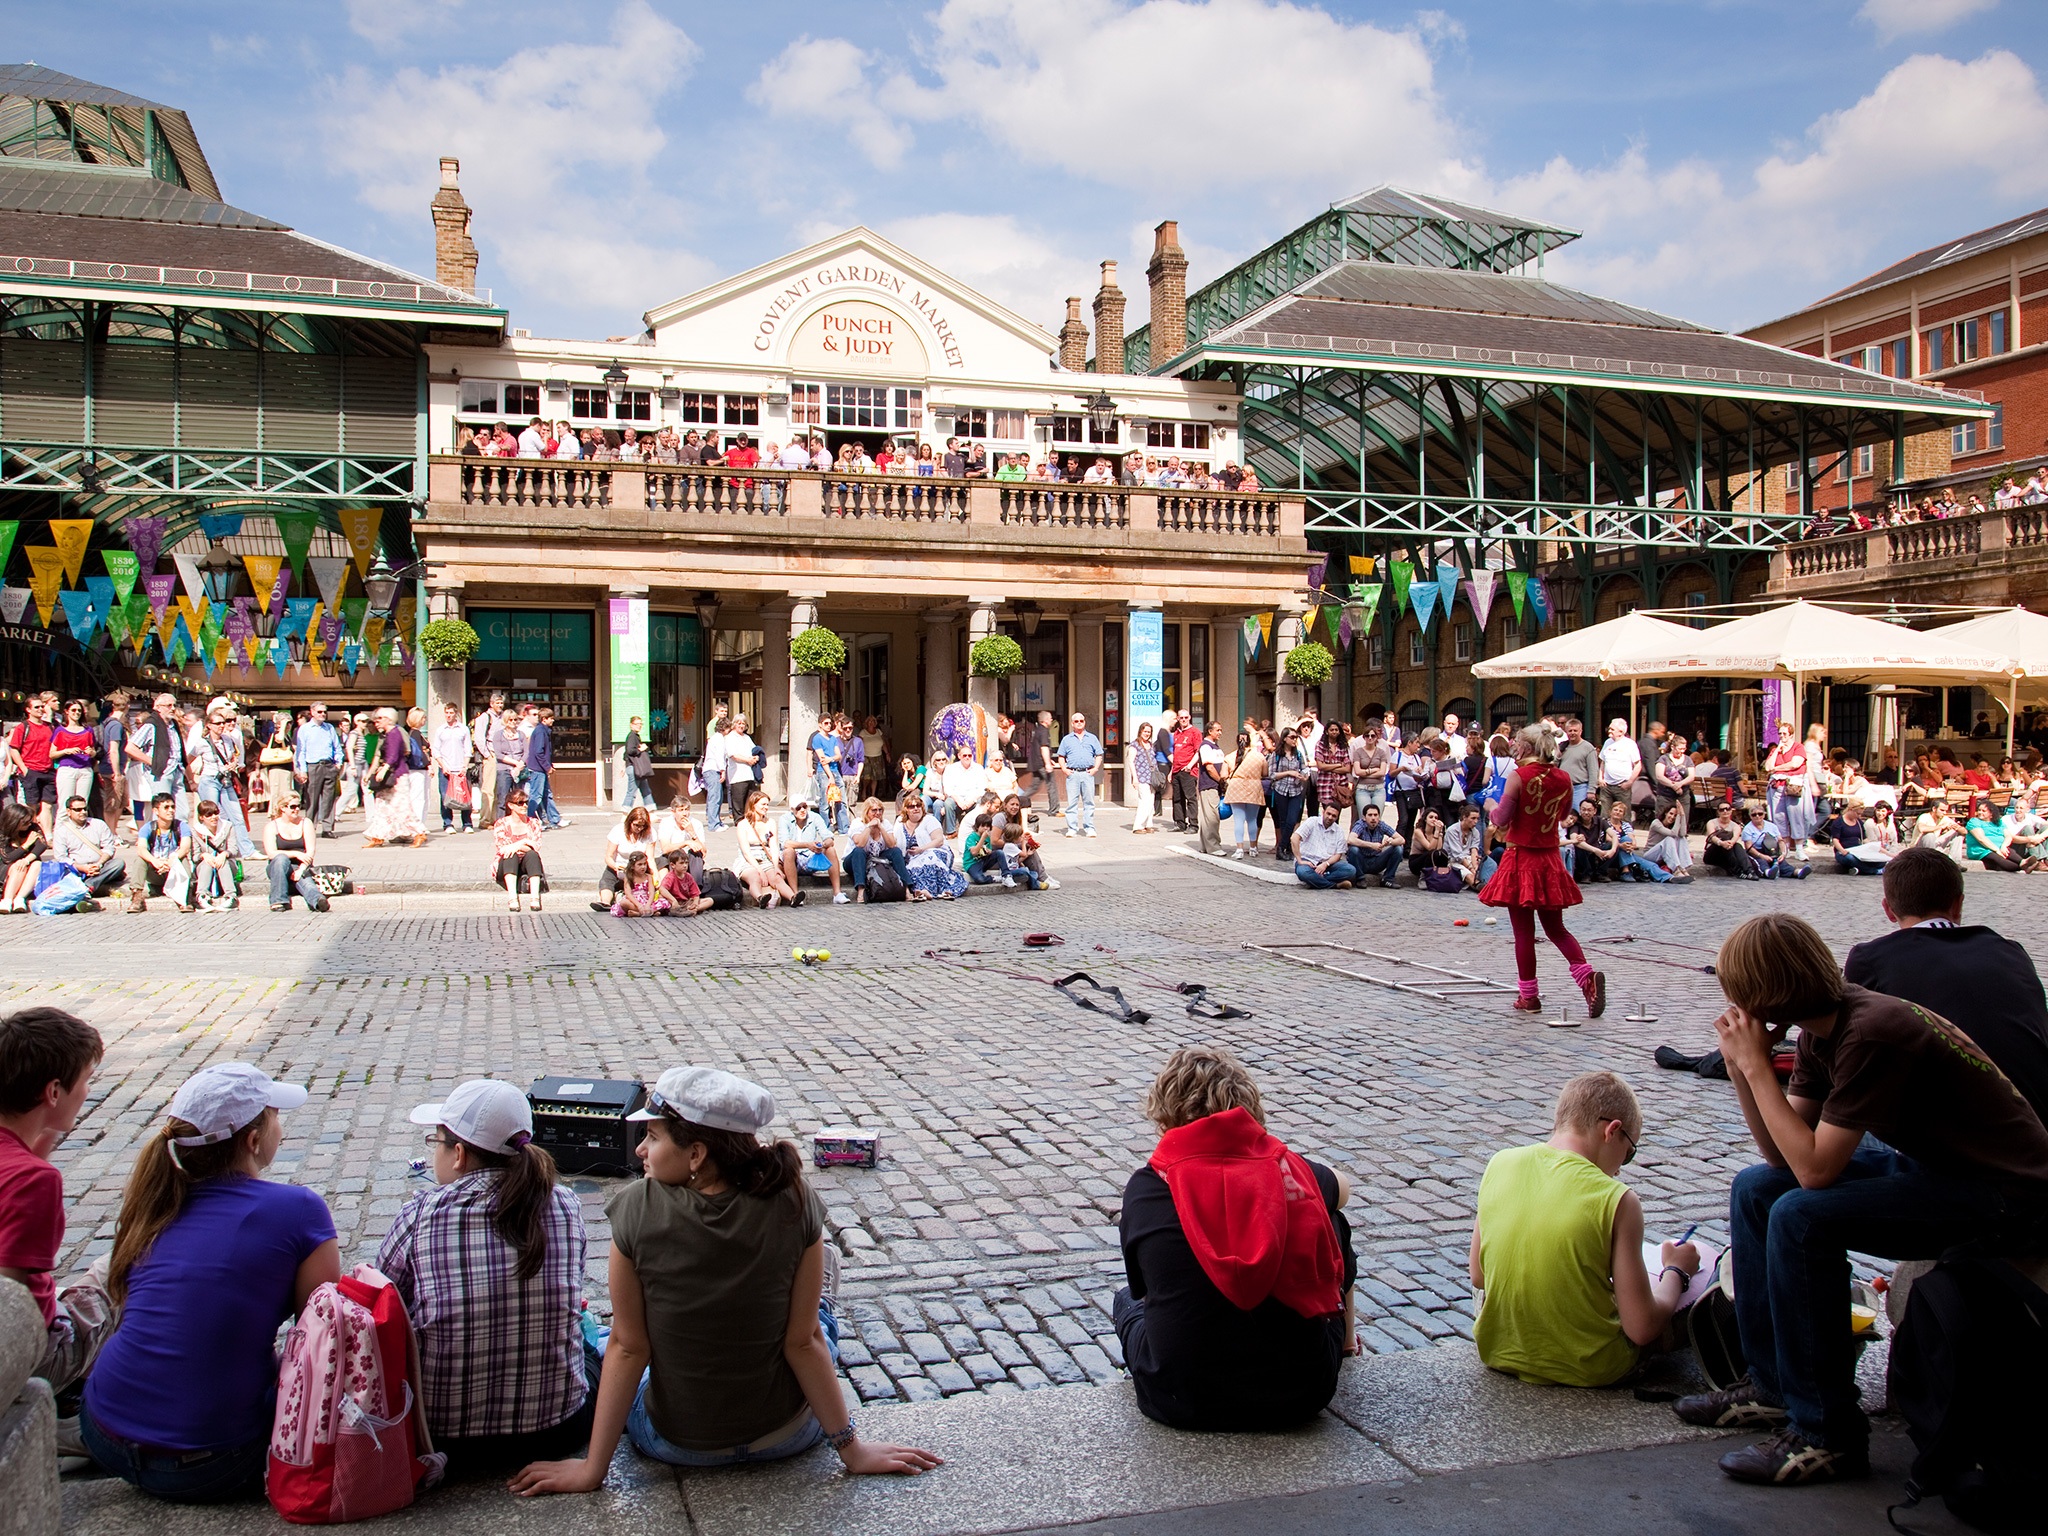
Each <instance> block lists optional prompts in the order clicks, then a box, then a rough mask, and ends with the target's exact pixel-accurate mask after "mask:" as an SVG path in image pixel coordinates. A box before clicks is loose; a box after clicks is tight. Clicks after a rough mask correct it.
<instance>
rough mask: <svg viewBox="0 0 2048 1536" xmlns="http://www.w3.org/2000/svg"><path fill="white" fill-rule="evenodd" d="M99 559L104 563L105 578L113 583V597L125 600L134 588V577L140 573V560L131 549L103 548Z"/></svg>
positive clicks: (119, 600) (120, 600)
mask: <svg viewBox="0 0 2048 1536" xmlns="http://www.w3.org/2000/svg"><path fill="white" fill-rule="evenodd" d="M100 559H101V560H102V561H104V562H105V563H106V567H107V579H108V580H109V581H111V582H113V584H114V598H115V600H116V601H117V602H123V603H125V602H127V601H128V594H129V593H130V592H133V591H134V590H135V578H136V577H137V576H138V575H139V574H140V573H141V570H142V561H141V560H140V559H139V558H138V557H137V556H136V553H135V551H134V550H132V549H103V550H101V551H100Z"/></svg>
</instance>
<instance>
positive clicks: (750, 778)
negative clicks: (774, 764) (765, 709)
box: [721, 715, 761, 826]
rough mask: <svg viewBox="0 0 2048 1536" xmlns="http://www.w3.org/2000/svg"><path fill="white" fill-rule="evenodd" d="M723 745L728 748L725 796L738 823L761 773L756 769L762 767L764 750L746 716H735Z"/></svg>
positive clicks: (743, 814)
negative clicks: (755, 738) (754, 735)
mask: <svg viewBox="0 0 2048 1536" xmlns="http://www.w3.org/2000/svg"><path fill="white" fill-rule="evenodd" d="M721 744H722V745H723V746H724V748H725V799H726V804H727V805H728V806H729V807H730V808H731V810H732V819H733V824H734V825H735V826H737V825H738V824H739V821H740V818H741V817H743V816H745V815H746V814H747V796H749V795H751V794H752V793H753V792H754V783H755V780H756V779H757V778H759V776H760V775H759V773H758V771H757V770H758V769H759V768H760V766H761V749H760V748H759V747H757V746H755V745H754V738H753V737H751V736H749V735H748V734H747V717H746V716H745V715H734V716H733V717H732V728H731V729H730V730H728V731H727V732H726V733H725V736H724V739H723V741H722V743H721Z"/></svg>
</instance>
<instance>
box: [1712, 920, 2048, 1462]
mask: <svg viewBox="0 0 2048 1536" xmlns="http://www.w3.org/2000/svg"><path fill="white" fill-rule="evenodd" d="M1715 974H1716V975H1717V976H1718V978H1719V979H1720V982H1721V989H1722V991H1723V992H1724V993H1725V994H1726V995H1727V998H1728V1001H1729V1004H1730V1007H1729V1008H1728V1011H1727V1012H1725V1013H1724V1014H1722V1015H1721V1017H1720V1018H1718V1019H1716V1020H1715V1021H1714V1029H1715V1032H1716V1033H1717V1034H1718V1035H1719V1036H1720V1038H1721V1051H1722V1055H1723V1056H1724V1058H1725V1059H1726V1060H1727V1063H1728V1072H1729V1077H1730V1079H1731V1081H1732V1082H1733V1083H1734V1085H1735V1091H1736V1094H1737V1096H1738V1097H1739V1098H1740V1099H1741V1101H1742V1112H1743V1115H1744V1117H1745V1118H1746V1119H1747V1120H1748V1122H1749V1129H1750V1134H1751V1135H1752V1136H1753V1137H1754V1138H1755V1140H1756V1145H1757V1150H1758V1151H1760V1152H1761V1153H1762V1154H1763V1156H1764V1161H1763V1162H1762V1163H1761V1164H1758V1165H1757V1166H1755V1167H1751V1168H1746V1169H1744V1170H1743V1171H1742V1172H1741V1173H1740V1174H1738V1175H1737V1176H1736V1179H1735V1188H1734V1192H1733V1195H1732V1197H1731V1199H1730V1201H1729V1227H1730V1234H1731V1242H1732V1246H1733V1250H1734V1258H1735V1308H1736V1315H1737V1319H1738V1322H1739V1324H1740V1327H1741V1332H1742V1352H1743V1355H1744V1358H1745V1359H1747V1360H1748V1362H1749V1376H1748V1379H1746V1380H1744V1381H1741V1382H1738V1383H1736V1384H1735V1385H1734V1386H1733V1387H1730V1388H1727V1389H1725V1390H1722V1391H1718V1392H1709V1393H1703V1394H1701V1395H1699V1396H1697V1397H1688V1398H1682V1399H1680V1400H1679V1402H1678V1403H1677V1405H1676V1407H1677V1410H1678V1414H1679V1416H1680V1417H1681V1418H1683V1419H1686V1420H1687V1421H1689V1422H1691V1423H1695V1424H1707V1425H1712V1426H1717V1427H1724V1428H1732V1427H1747V1426H1755V1425H1778V1426H1782V1427H1781V1428H1780V1429H1779V1431H1778V1433H1777V1434H1776V1435H1775V1436H1774V1437H1773V1438H1771V1439H1770V1440H1768V1441H1765V1442H1763V1443H1762V1444H1760V1445H1753V1446H1749V1447H1746V1448H1744V1449H1742V1450H1738V1451H1731V1452H1729V1453H1728V1454H1727V1455H1726V1456H1723V1457H1722V1458H1721V1470H1722V1471H1724V1472H1726V1473H1727V1474H1728V1475H1729V1476H1731V1477H1735V1478H1740V1479H1742V1480H1744V1481H1747V1482H1762V1483H1779V1484H1794V1483H1807V1482H1819V1481H1827V1480H1830V1479H1834V1478H1840V1477H1859V1476H1863V1475H1865V1474H1866V1473H1867V1472H1868V1471H1869V1467H1870V1458H1869V1440H1870V1425H1869V1422H1868V1421H1867V1420H1866V1419H1865V1418H1864V1416H1863V1411H1862V1409H1861V1407H1860V1406H1859V1404H1858V1401H1857V1391H1856V1383H1855V1376H1854V1365H1855V1358H1854V1353H1853V1350H1852V1346H1851V1336H1850V1332H1849V1328H1848V1326H1847V1322H1848V1320H1847V1318H1846V1317H1845V1316H1844V1310H1845V1307H1846V1305H1847V1297H1848V1289H1849V1261H1848V1255H1849V1253H1850V1252H1851V1251H1852V1250H1853V1251H1854V1252H1857V1253H1868V1254H1875V1255H1878V1256H1880V1257H1885V1258H1896V1259H1914V1258H1934V1257H1937V1256H1939V1255H1940V1254H1941V1253H1942V1251H1943V1250H1944V1249H1947V1248H1949V1247H1950V1246H1952V1245H1953V1244H1955V1243H1958V1242H1962V1241H1964V1240H1965V1239H1971V1238H1981V1237H1984V1236H1986V1235H1987V1234H1997V1233H2001V1232H2009V1233H2014V1234H2019V1235H2021V1240H2022V1241H2025V1240H2026V1235H2027V1234H2032V1233H2037V1232H2038V1231H2040V1230H2041V1228H2042V1226H2043V1224H2044V1220H2048V1128H2044V1127H2043V1126H2042V1123H2041V1120H2040V1118H2039V1117H2038V1116H2037V1115H2036V1114H2035V1113H2034V1110H2033V1107H2032V1106H2031V1105H2030V1104H2028V1102H2027V1100H2026V1099H2025V1098H2024V1097H2023V1096H2022V1095H2021V1093H2020V1091H2019V1090H2018V1089H2017V1088H2015V1087H2014V1086H2013V1085H2012V1083H2011V1082H2010V1081H2009V1080H2008V1079H2007V1078H2006V1076H2005V1075H2004V1074H2003V1073H2002V1072H2000V1071H1999V1070H1998V1068H1997V1067H1996V1066H1994V1065H1993V1064H1992V1062H1991V1059H1990V1058H1989V1057H1988V1056H1986V1055H1985V1054H1984V1052H1983V1051H1981V1050H1979V1049H1978V1048H1977V1046H1976V1045H1975V1044H1973V1043H1972V1042H1971V1040H1970V1039H1969V1037H1968V1036H1967V1035H1965V1034H1964V1033H1963V1032H1962V1031H1961V1030H1959V1029H1957V1028H1956V1027H1955V1026H1954V1025H1953V1024H1951V1023H1949V1021H1948V1020H1946V1019H1944V1018H1942V1017H1940V1016H1939V1015H1937V1014H1933V1013H1929V1012H1928V1011H1927V1010H1925V1009H1923V1008H1921V1007H1919V1006H1918V1005H1917V1004H1913V1003H1908V1002H1904V1001H1901V1000H1900V999H1898V998H1892V997H1886V996H1884V995H1883V994H1881V993H1876V992H1869V991H1865V990H1864V989H1863V988H1861V987H1857V986H1852V985H1849V984H1848V983H1846V982H1844V981H1843V979H1842V972H1841V968H1840V967H1839V966H1838V965H1836V963H1835V959H1834V956H1833V954H1831V953H1830V952H1829V950H1828V947H1827V945H1826V943H1825V942H1824V941H1823V940H1822V939H1821V936H1820V935H1819V934H1818V933H1816V932H1815V931H1814V929H1813V928H1812V927H1811V926H1810V925H1809V924H1807V923H1805V922H1803V921H1802V920H1800V919H1799V918H1796V917H1793V916H1791V915H1790V914H1788V913H1783V912H1773V913H1767V914H1765V915H1764V916H1761V917H1754V918H1751V919H1750V920H1749V921H1748V922H1746V923H1744V924H1743V925H1742V926H1741V927H1739V928H1737V929H1736V930H1735V931H1734V932H1733V933H1732V934H1730V935H1729V936H1728V940H1727V942H1726V943H1724V944H1723V945H1722V946H1721V952H1720V954H1719V956H1718V957H1717V958H1716V961H1715ZM1795 1026H1796V1027H1797V1028H1798V1030H1799V1055H1798V1061H1797V1065H1796V1066H1795V1068H1794V1071H1793V1074H1792V1080H1791V1082H1790V1083H1789V1084H1788V1085H1787V1086H1786V1087H1785V1088H1782V1089H1781V1088H1780V1087H1779V1086H1778V1081H1777V1076H1776V1074H1775V1073H1774V1072H1773V1070H1772V1067H1771V1059H1770V1058H1771V1047H1772V1046H1773V1045H1774V1044H1775V1043H1776V1042H1777V1041H1778V1040H1779V1039H1781V1038H1783V1036H1784V1035H1785V1033H1786V1032H1787V1031H1788V1030H1789V1029H1791V1028H1793V1027H1795ZM1866 1136H1869V1137H1873V1138H1875V1139H1876V1141H1878V1142H1881V1143H1883V1145H1882V1146H1877V1147H1873V1146H1871V1145H1870V1144H1869V1143H1867V1142H1866V1141H1865V1139H1864V1138H1865V1137H1866Z"/></svg>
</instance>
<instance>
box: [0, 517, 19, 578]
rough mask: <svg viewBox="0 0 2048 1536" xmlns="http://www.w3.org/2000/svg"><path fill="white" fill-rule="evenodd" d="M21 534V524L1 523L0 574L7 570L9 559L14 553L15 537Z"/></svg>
mask: <svg viewBox="0 0 2048 1536" xmlns="http://www.w3.org/2000/svg"><path fill="white" fill-rule="evenodd" d="M20 532H21V524H20V523H19V522H11V523H0V574H4V573H5V572H6V570H7V558H8V556H10V555H12V554H13V553H14V536H15V535H16V534H17V533H20Z"/></svg>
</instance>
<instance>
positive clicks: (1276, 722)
mask: <svg viewBox="0 0 2048 1536" xmlns="http://www.w3.org/2000/svg"><path fill="white" fill-rule="evenodd" d="M1299 644H1301V613H1300V611H1299V610H1298V609H1293V608H1282V609H1280V610H1279V611H1278V612H1277V613H1275V614H1274V615H1273V729H1274V730H1276V731H1284V730H1285V729H1287V727H1288V726H1290V725H1293V724H1294V723H1295V722H1296V721H1297V720H1299V719H1300V718H1301V706H1302V704H1303V702H1304V700H1305V698H1306V695H1307V690H1306V689H1304V688H1303V687H1302V686H1301V685H1300V684H1299V683H1290V682H1289V681H1288V680H1287V653H1288V652H1289V651H1291V650H1293V649H1294V648H1295V647H1296V646H1297V645H1299Z"/></svg>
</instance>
